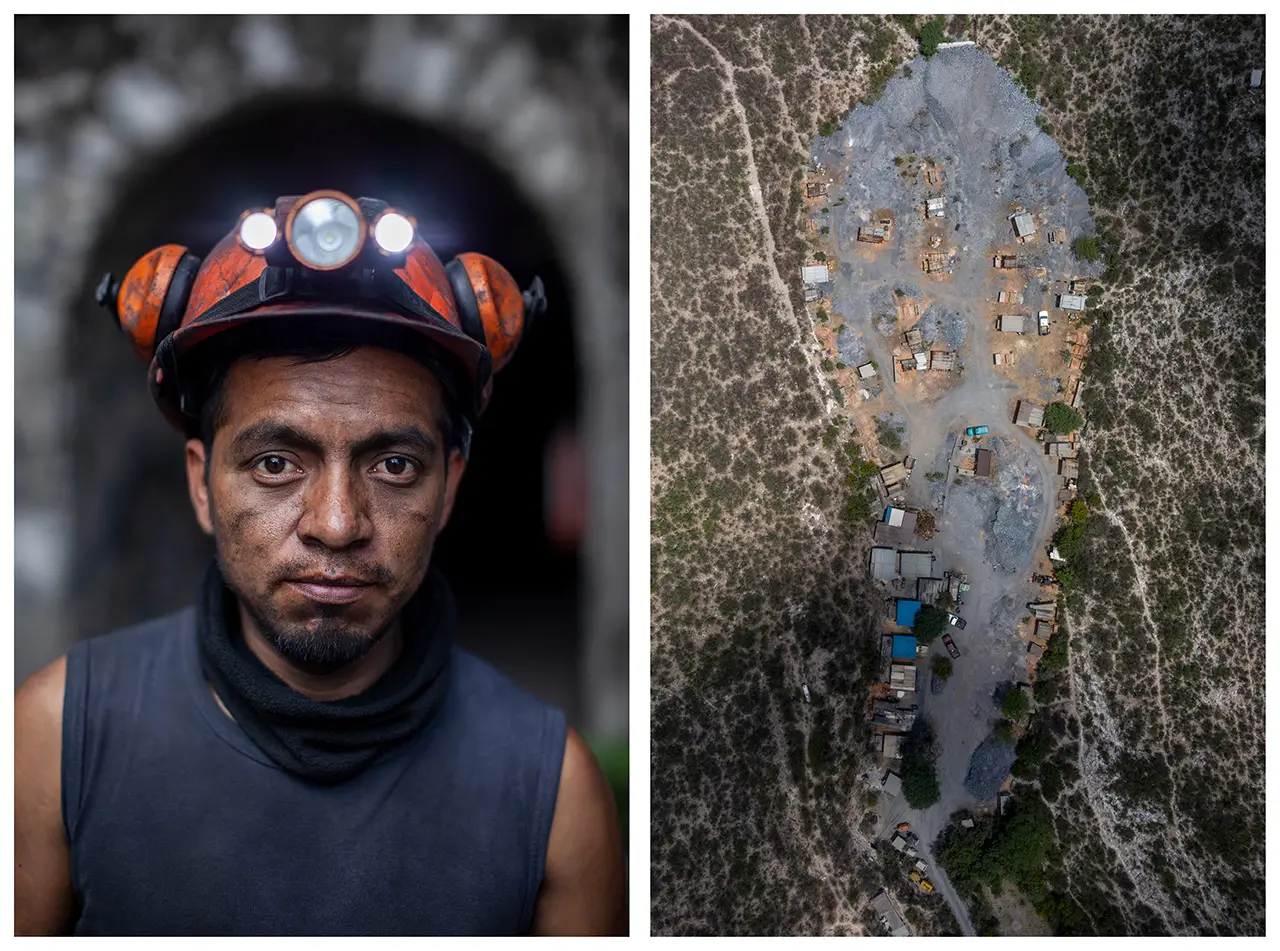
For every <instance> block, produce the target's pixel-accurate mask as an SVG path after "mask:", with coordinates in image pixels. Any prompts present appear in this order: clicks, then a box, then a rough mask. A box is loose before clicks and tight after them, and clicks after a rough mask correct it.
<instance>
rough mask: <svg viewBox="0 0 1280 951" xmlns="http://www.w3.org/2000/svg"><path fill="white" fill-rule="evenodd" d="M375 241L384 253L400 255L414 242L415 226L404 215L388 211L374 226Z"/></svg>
mask: <svg viewBox="0 0 1280 951" xmlns="http://www.w3.org/2000/svg"><path fill="white" fill-rule="evenodd" d="M373 239H374V240H375V241H377V242H378V247H380V248H382V250H383V251H386V252H388V253H390V254H399V253H400V252H401V251H403V250H404V249H405V248H407V247H408V246H409V244H410V242H412V241H413V224H412V223H411V222H410V221H409V219H408V218H406V217H405V216H404V215H401V214H397V213H396V212H394V211H388V212H387V213H386V214H384V215H383V216H382V217H381V218H379V219H378V223H377V224H376V225H375V226H374V228H373Z"/></svg>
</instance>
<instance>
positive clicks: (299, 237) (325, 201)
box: [293, 198, 360, 268]
mask: <svg viewBox="0 0 1280 951" xmlns="http://www.w3.org/2000/svg"><path fill="white" fill-rule="evenodd" d="M293 249H294V251H295V252H297V254H298V256H299V257H300V258H302V261H303V263H304V264H310V265H311V266H312V267H318V268H331V267H337V266H339V265H341V264H345V263H346V262H347V261H349V260H350V259H351V258H353V257H355V254H356V252H357V251H359V250H360V219H359V218H358V217H356V213H355V212H354V211H353V210H352V209H351V206H349V205H348V204H346V202H341V201H338V199H336V198H316V199H313V200H312V201H309V202H307V203H306V204H305V205H303V206H302V207H301V208H299V209H298V211H297V214H295V215H294V217H293Z"/></svg>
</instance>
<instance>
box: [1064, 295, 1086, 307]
mask: <svg viewBox="0 0 1280 951" xmlns="http://www.w3.org/2000/svg"><path fill="white" fill-rule="evenodd" d="M1058 306H1059V307H1060V308H1062V309H1063V310H1084V295H1083V294H1059V295H1058Z"/></svg>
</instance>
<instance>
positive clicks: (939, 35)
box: [916, 17, 946, 59]
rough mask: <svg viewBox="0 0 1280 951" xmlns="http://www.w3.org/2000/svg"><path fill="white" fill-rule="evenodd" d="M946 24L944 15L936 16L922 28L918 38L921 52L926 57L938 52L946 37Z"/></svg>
mask: <svg viewBox="0 0 1280 951" xmlns="http://www.w3.org/2000/svg"><path fill="white" fill-rule="evenodd" d="M944 26H945V23H944V21H943V19H942V17H935V18H934V19H932V20H929V21H928V22H926V23H925V25H924V26H922V27H921V28H920V32H919V34H918V35H917V36H916V39H918V40H919V41H920V53H921V55H923V56H924V57H925V58H926V59H928V58H929V57H930V56H932V55H933V54H934V53H936V52H938V44H939V43H941V42H942V41H943V40H944V39H945V38H946V34H945V33H944V32H943V30H944Z"/></svg>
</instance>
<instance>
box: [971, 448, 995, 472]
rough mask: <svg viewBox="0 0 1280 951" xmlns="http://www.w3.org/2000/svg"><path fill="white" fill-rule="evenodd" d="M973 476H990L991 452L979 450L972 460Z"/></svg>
mask: <svg viewBox="0 0 1280 951" xmlns="http://www.w3.org/2000/svg"><path fill="white" fill-rule="evenodd" d="M973 474H974V475H976V476H989V475H991V450H990V449H979V450H978V451H977V452H976V453H975V454H974V458H973Z"/></svg>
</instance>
